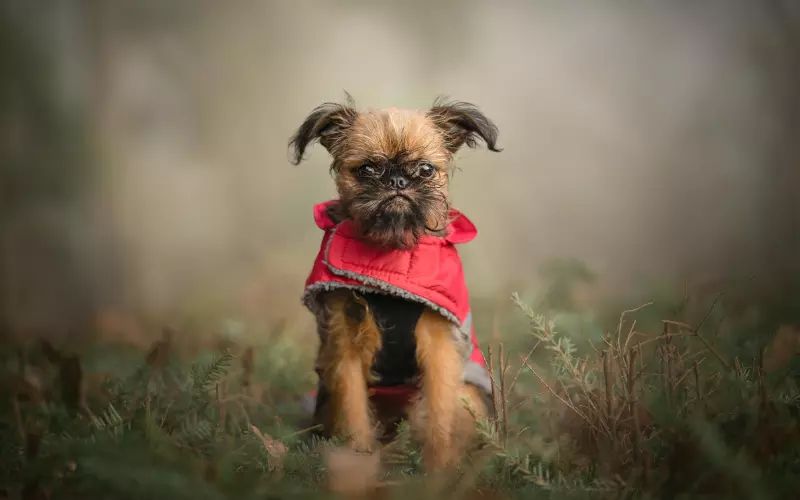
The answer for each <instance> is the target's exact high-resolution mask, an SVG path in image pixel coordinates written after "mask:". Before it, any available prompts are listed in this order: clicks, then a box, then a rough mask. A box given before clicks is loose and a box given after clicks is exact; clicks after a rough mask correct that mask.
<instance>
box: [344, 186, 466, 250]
mask: <svg viewBox="0 0 800 500" xmlns="http://www.w3.org/2000/svg"><path fill="white" fill-rule="evenodd" d="M347 205H348V212H349V213H350V216H351V217H352V218H353V219H354V221H355V223H356V227H357V229H358V231H359V233H360V235H361V237H362V238H364V239H366V240H367V241H369V242H371V243H373V244H375V245H377V246H379V247H384V248H389V249H400V250H410V249H412V248H414V247H415V246H417V243H418V242H419V239H420V238H421V237H422V236H423V235H425V234H429V233H433V234H435V233H438V232H441V231H443V230H444V229H445V226H446V221H447V215H448V213H449V210H450V207H449V204H448V202H447V197H446V196H445V195H444V194H443V193H442V192H441V191H440V190H438V189H435V188H434V187H430V186H423V187H419V188H417V189H414V190H413V191H411V192H408V193H404V194H396V193H387V192H383V193H379V192H378V193H376V192H375V191H371V192H369V191H367V190H365V191H364V192H361V193H359V194H357V195H356V196H354V197H353V198H351V199H350V200H349V203H347Z"/></svg>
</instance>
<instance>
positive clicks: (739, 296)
mask: <svg viewBox="0 0 800 500" xmlns="http://www.w3.org/2000/svg"><path fill="white" fill-rule="evenodd" d="M566 267H569V268H570V269H569V270H568V271H565V270H564V267H563V266H562V269H561V271H559V272H556V273H555V274H554V275H552V276H551V279H550V281H549V286H548V287H545V288H543V290H542V291H541V292H540V293H538V294H534V295H530V296H527V295H526V296H518V295H516V294H514V295H513V296H511V297H509V298H508V299H507V303H506V304H501V307H498V305H497V304H496V303H493V302H492V301H488V300H487V301H481V300H478V299H476V301H475V305H474V308H475V311H476V317H477V318H478V320H479V321H478V324H477V326H478V328H479V332H480V334H479V337H480V339H481V342H482V345H483V346H484V351H485V354H486V355H487V358H489V362H490V364H491V366H492V370H493V375H494V379H495V380H494V382H495V385H496V391H495V404H496V409H497V413H498V415H499V418H498V419H497V421H483V422H480V425H479V431H480V436H481V442H480V444H479V446H476V448H475V449H474V450H473V451H472V452H471V453H470V455H469V456H468V457H467V458H466V459H465V460H464V462H463V464H462V466H461V467H460V469H459V471H458V472H457V473H454V474H453V475H452V476H451V477H447V478H444V479H438V480H437V481H436V482H434V481H433V479H432V478H429V477H426V476H424V475H423V474H422V472H421V471H422V462H421V458H420V453H419V449H418V446H417V444H416V443H414V442H413V440H412V439H411V438H410V437H409V433H408V432H407V430H406V429H405V428H403V429H401V432H400V436H399V437H398V439H397V440H396V441H395V442H393V443H391V444H390V445H388V446H387V447H386V448H384V449H383V450H381V453H380V454H379V455H376V456H375V457H372V458H369V457H354V456H349V455H348V454H347V453H343V452H342V451H341V450H340V448H338V447H337V443H332V442H324V441H319V440H316V439H313V438H311V437H310V435H311V433H310V432H309V431H310V429H309V428H308V425H309V424H308V416H307V415H305V414H304V413H303V410H302V408H301V405H300V402H299V400H300V397H301V396H302V394H304V393H305V392H306V391H308V390H310V389H312V388H313V386H314V383H315V379H314V377H313V372H312V370H311V367H312V363H313V355H314V347H315V346H311V345H309V343H308V342H307V341H302V342H301V341H299V340H298V339H297V337H296V336H295V335H294V334H293V333H292V332H291V331H290V330H288V329H287V328H285V327H281V325H273V326H272V327H268V328H267V327H265V330H264V331H262V332H259V337H260V338H261V339H262V341H261V342H259V343H258V344H252V343H250V342H247V341H243V340H240V339H238V338H237V337H235V335H234V334H235V329H233V328H231V330H230V331H229V332H228V335H227V336H226V335H221V334H215V335H199V334H198V333H197V332H193V331H189V330H183V329H178V330H177V331H173V330H169V329H165V330H164V331H163V332H162V333H161V339H160V340H158V341H157V342H155V343H154V344H153V345H152V346H150V348H149V349H140V348H135V347H131V346H130V345H125V344H123V343H120V342H116V343H114V342H104V343H90V344H87V345H85V346H82V347H75V346H61V345H59V346H53V345H50V344H49V343H47V342H36V341H34V340H33V339H31V341H30V342H29V343H28V344H26V345H24V346H10V345H9V346H6V347H5V350H4V352H3V355H4V357H5V359H4V361H5V362H4V368H3V369H4V371H5V373H4V375H3V377H2V378H3V380H4V381H5V382H4V384H3V385H4V389H6V391H4V392H6V393H7V394H9V395H10V397H4V398H3V399H2V401H0V404H2V417H3V418H2V424H0V425H2V427H0V432H2V436H0V443H2V444H0V461H1V463H2V467H0V487H1V488H2V490H3V493H2V494H3V495H4V498H25V499H33V498H37V499H38V498H117V499H123V498H144V497H152V498H165V499H167V498H169V499H179V498H187V499H189V498H193V499H200V498H203V499H222V498H239V499H243V498H272V499H278V498H325V497H327V496H331V495H333V493H332V492H331V490H338V491H345V490H356V491H360V492H361V493H362V494H364V495H366V497H368V498H409V497H411V496H412V495H413V496H415V497H416V498H555V499H560V498H754V499H756V498H759V499H768V498H776V499H777V498H790V497H792V496H793V493H794V494H796V493H795V492H796V491H798V488H800V439H798V438H800V435H799V434H800V426H798V419H799V418H800V417H799V413H800V389H799V388H798V380H800V378H799V377H800V363H798V357H797V356H794V353H795V352H798V335H800V334H799V333H798V331H796V330H794V329H793V328H792V327H791V326H787V325H791V324H793V323H794V324H796V318H795V316H794V315H795V314H797V313H798V312H800V308H797V307H795V304H793V303H792V300H790V299H791V298H792V297H794V296H793V295H791V294H789V295H787V296H786V297H788V298H786V299H784V300H776V299H774V298H771V299H759V298H757V296H756V294H754V293H752V291H751V290H750V289H749V288H748V285H747V284H727V285H725V286H724V287H723V286H720V287H719V288H720V289H719V290H714V291H712V292H709V291H706V292H704V293H699V292H698V293H695V292H691V291H688V290H681V291H680V293H676V294H670V293H663V292H658V293H657V292H654V291H653V287H647V289H648V291H647V292H646V293H645V292H643V293H631V294H630V295H631V297H628V298H625V299H621V298H619V297H617V298H616V299H615V300H606V301H603V303H602V304H595V305H594V306H592V307H591V308H589V307H588V306H584V305H582V304H581V303H580V301H578V300H576V293H577V292H576V290H577V288H576V286H577V285H578V284H580V282H586V281H588V278H589V274H588V273H587V272H585V271H581V270H580V266H578V267H577V268H576V267H575V266H574V265H571V267H570V265H568V266H566ZM576 269H578V271H579V272H576ZM634 299H637V300H634ZM638 299H642V300H638ZM506 306H507V307H506ZM498 311H500V312H498ZM498 314H499V315H501V317H500V318H499V320H498ZM500 320H501V321H500ZM186 328H189V326H186ZM500 330H502V331H500ZM351 470H356V471H357V472H358V473H357V474H350V473H349V471H351Z"/></svg>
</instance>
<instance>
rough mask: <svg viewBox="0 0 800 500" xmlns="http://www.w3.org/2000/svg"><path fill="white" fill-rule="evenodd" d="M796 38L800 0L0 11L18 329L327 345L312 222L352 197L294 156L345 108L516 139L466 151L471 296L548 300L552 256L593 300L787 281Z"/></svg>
mask: <svg viewBox="0 0 800 500" xmlns="http://www.w3.org/2000/svg"><path fill="white" fill-rule="evenodd" d="M798 19H800V4H798V3H797V2H792V1H791V0H785V1H781V0H765V1H762V2H752V1H748V0H716V1H712V0H702V1H700V0H693V1H673V2H639V3H637V4H636V5H635V6H634V5H632V4H630V3H629V4H627V5H625V6H623V5H622V4H613V5H612V4H611V3H610V2H607V3H604V4H603V5H600V4H599V3H597V2H570V3H569V5H567V4H566V3H565V2H547V1H536V2H532V1H511V0H503V1H495V2H477V1H463V0H458V1H449V0H438V1H437V2H422V1H410V0H407V1H403V2H374V1H367V0H356V1H347V2H345V1H333V0H329V1H303V2H279V1H246V0H242V1H237V2H224V3H223V2H213V1H209V0H196V1H194V0H193V1H188V0H172V1H169V2H163V1H156V0H138V1H135V2H134V1H128V2H122V1H110V0H61V1H35V2H34V1H30V0H5V1H4V2H3V3H2V6H0V57H2V61H1V65H0V71H2V78H1V80H0V81H1V84H0V109H1V110H2V111H1V112H0V166H1V168H2V170H0V314H1V316H0V331H1V332H2V334H3V335H4V336H8V337H16V338H25V337H27V336H30V335H33V334H34V333H36V334H45V335H50V336H54V337H60V338H61V339H73V338H78V337H80V336H85V335H89V333H90V332H95V331H97V330H99V331H101V332H103V331H105V332H111V333H109V335H112V336H117V337H120V338H125V337H126V336H129V337H130V338H128V339H127V340H130V341H131V342H136V341H138V340H137V339H140V337H142V336H144V337H142V338H141V340H142V341H144V342H149V341H150V340H152V339H151V338H147V335H148V333H147V332H149V331H150V330H148V329H147V328H145V327H142V326H141V325H142V324H148V322H151V323H155V322H158V323H169V322H180V321H182V318H185V317H186V315H187V314H189V315H192V316H193V317H197V318H199V319H197V321H198V323H197V324H199V325H201V327H202V328H209V329H217V328H229V329H232V330H236V328H240V327H239V326H236V325H240V324H248V325H259V324H260V325H266V324H273V323H275V322H282V323H283V324H284V326H285V327H286V328H289V329H292V328H293V329H295V330H296V331H297V332H306V334H308V335H313V329H312V328H311V325H310V321H311V318H310V315H308V314H306V313H305V312H304V311H303V310H302V309H301V306H300V303H299V298H300V295H301V292H302V287H303V282H304V280H305V278H306V275H307V273H308V271H309V270H310V265H311V262H312V259H313V258H314V256H315V254H316V252H317V250H318V248H319V241H320V238H321V236H322V234H321V233H320V231H319V229H318V228H317V227H316V226H315V225H314V223H313V221H312V217H311V207H312V205H313V204H315V203H317V202H320V201H324V200H326V199H329V198H330V197H332V196H333V195H334V189H333V182H332V180H331V178H330V175H329V172H328V166H329V157H328V156H327V153H326V152H325V151H324V150H323V149H322V148H321V147H319V146H316V147H314V148H313V149H312V151H311V154H310V156H309V157H308V160H307V161H306V162H305V163H303V164H301V165H300V166H296V167H294V166H291V165H290V163H289V161H288V153H287V142H288V140H289V138H290V136H291V135H292V133H293V132H294V131H295V129H296V128H297V127H298V126H299V125H300V124H301V123H302V121H303V119H304V118H305V117H306V116H307V114H308V113H309V112H310V111H311V110H312V109H313V108H314V107H315V106H317V105H318V104H320V103H322V102H325V101H342V100H343V99H344V91H348V92H349V93H351V94H352V95H353V97H354V98H355V100H356V102H357V104H358V105H359V106H360V107H362V108H372V107H383V106H390V105H393V106H403V107H415V108H426V107H428V106H429V105H430V104H431V103H432V102H433V100H434V98H435V97H436V96H438V95H440V94H447V95H449V96H451V97H452V98H453V99H457V100H465V101H469V102H472V103H475V104H476V105H478V106H479V107H480V108H481V109H482V110H483V111H484V112H485V113H486V115H487V116H488V117H490V118H491V119H492V120H494V121H495V123H496V124H497V126H498V127H499V130H500V136H499V146H500V147H502V148H504V151H503V152H502V153H500V154H495V153H491V152H487V151H485V150H481V149H479V150H474V151H473V150H464V151H462V152H461V153H460V154H459V155H458V157H457V165H458V167H459V169H458V171H457V172H456V173H455V175H454V177H453V179H452V187H451V193H452V196H453V201H454V204H455V206H456V207H458V208H459V209H461V210H462V211H464V212H465V213H466V214H467V215H468V216H469V217H470V218H471V219H472V220H473V221H474V222H475V223H476V225H477V226H478V229H479V231H480V236H479V238H478V239H476V240H475V241H474V242H472V243H470V244H469V245H466V246H464V247H462V248H461V249H460V251H461V253H462V256H463V258H464V261H465V266H466V270H467V276H468V280H469V282H470V287H471V293H472V295H473V297H474V300H476V301H479V300H486V301H495V300H500V301H506V300H507V297H508V296H509V293H510V292H511V291H519V292H525V291H526V290H529V289H535V288H536V287H537V286H538V284H539V281H540V280H541V279H542V278H541V273H540V269H541V266H542V265H543V264H546V263H547V262H549V261H551V259H553V258H562V259H563V258H570V259H572V258H574V259H577V260H579V261H582V262H584V263H586V265H587V266H588V267H589V269H591V270H592V271H593V272H594V273H596V275H597V280H596V282H595V289H594V292H593V293H594V294H595V295H607V294H614V293H619V292H621V291H623V290H626V289H627V288H628V287H630V286H632V284H633V283H637V282H639V281H641V280H644V279H649V280H659V281H663V282H665V283H670V284H672V285H674V286H682V284H684V283H685V282H687V281H692V282H694V283H699V284H701V283H705V282H713V281H714V280H719V279H726V278H729V277H732V276H733V277H749V276H759V277H760V280H761V281H760V283H767V284H768V286H770V287H774V286H778V285H781V286H784V285H785V282H786V281H787V280H788V279H790V277H791V276H792V273H793V270H794V269H795V268H796V267H797V262H796V261H797V260H798V259H797V258H796V255H797V252H798V251H800V244H798V238H799V237H800V228H798V208H799V207H800V201H798V199H797V197H796V193H797V190H798V187H800V146H798V130H800V127H799V126H798V125H799V124H800V95H798V89H800V57H798V53H799V52H798V51H800V35H799V33H800V28H798V26H799V25H798ZM775 289H778V288H775ZM586 300H588V301H591V298H588V299H586ZM231 319H233V320H235V321H237V322H239V323H231V322H230V320H231ZM221 325H222V326H221ZM224 325H227V326H224ZM287 325H288V326H287ZM256 330H257V328H256ZM152 335H155V336H157V335H158V332H157V331H156V332H155V333H153V334H152Z"/></svg>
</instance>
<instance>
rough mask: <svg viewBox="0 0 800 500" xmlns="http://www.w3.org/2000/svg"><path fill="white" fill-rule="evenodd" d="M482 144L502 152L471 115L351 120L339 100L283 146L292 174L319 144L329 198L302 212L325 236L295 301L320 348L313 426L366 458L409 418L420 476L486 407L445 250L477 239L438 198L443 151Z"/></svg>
mask: <svg viewBox="0 0 800 500" xmlns="http://www.w3.org/2000/svg"><path fill="white" fill-rule="evenodd" d="M481 140H482V141H483V142H484V143H485V144H486V146H487V147H488V149H490V150H491V151H495V152H499V151H501V150H500V149H498V148H497V146H496V141H497V128H496V126H495V125H494V124H493V123H492V122H491V121H490V120H489V119H487V118H486V117H485V116H484V115H483V113H481V112H480V111H479V110H478V109H477V108H476V107H475V106H473V105H471V104H468V103H463V102H448V101H446V100H444V99H437V101H436V102H435V103H434V105H433V106H432V107H431V109H429V110H425V111H418V110H409V109H397V108H388V109H378V110H371V111H364V112H360V111H357V110H356V108H355V105H354V103H353V101H352V98H351V97H350V96H349V95H348V96H347V102H346V104H344V105H341V104H334V103H326V104H323V105H321V106H319V107H317V108H316V109H314V110H313V111H312V112H311V114H310V115H309V116H308V117H307V118H306V120H305V121H304V122H303V124H302V125H301V126H300V128H299V129H298V130H297V132H296V133H295V135H294V136H293V137H292V139H291V141H290V143H289V145H290V148H291V150H292V153H293V163H294V164H295V165H296V164H299V163H300V162H301V161H302V159H303V155H304V153H305V151H306V148H307V147H308V146H309V145H310V144H312V143H313V142H314V141H319V142H320V143H321V144H322V146H323V147H325V149H326V150H327V151H328V152H329V153H330V155H331V156H332V157H333V162H332V165H331V171H332V174H333V176H334V179H335V182H336V188H337V191H338V194H339V198H338V199H336V200H332V201H329V202H326V203H321V204H319V205H317V206H316V207H315V209H314V218H315V221H316V223H317V225H318V226H319V227H320V228H321V229H322V230H324V231H325V235H324V237H323V240H322V245H321V248H320V251H319V254H318V256H317V259H316V261H315V263H314V266H313V269H312V271H311V273H310V275H309V278H308V281H307V282H306V289H305V293H304V296H303V302H304V304H305V305H306V306H307V307H308V308H309V309H310V310H311V311H312V312H313V313H314V314H315V315H316V318H317V325H318V333H319V338H320V348H319V353H318V358H317V365H316V370H317V373H318V374H319V379H320V380H319V387H318V391H317V393H316V400H315V408H314V410H313V411H314V418H315V421H316V423H318V424H321V426H322V428H323V429H324V431H323V434H324V435H326V436H339V437H342V438H345V439H347V440H348V442H349V443H350V446H351V447H352V448H353V449H355V450H358V451H363V452H369V451H371V450H372V449H373V447H374V446H375V444H376V441H377V439H378V438H379V437H380V436H383V435H384V434H383V433H382V432H381V433H380V434H379V430H380V431H389V432H391V429H389V427H391V426H392V425H393V424H394V423H396V422H397V421H398V420H399V419H407V420H408V421H409V423H410V425H411V428H412V429H413V431H414V433H415V435H416V436H417V437H418V438H419V439H420V440H421V442H422V445H423V460H424V462H425V465H426V468H427V469H428V470H431V471H435V470H441V469H443V468H445V467H448V466H450V465H452V464H454V463H455V462H456V461H457V459H458V457H459V454H460V453H461V451H463V449H464V446H466V445H467V444H468V443H469V440H470V438H471V437H473V436H474V431H475V418H477V417H478V416H484V415H487V414H488V412H490V411H491V407H492V405H491V404H490V401H491V385H490V383H489V375H488V373H487V371H486V369H485V365H484V360H483V356H482V354H481V352H480V350H479V348H478V344H477V341H476V340H475V334H474V328H473V327H472V317H471V312H470V307H469V296H468V293H467V288H466V285H465V282H464V276H463V270H462V266H461V261H460V259H459V257H458V253H457V251H456V249H455V245H457V244H460V243H465V242H467V241H469V240H471V239H472V238H473V237H474V236H475V234H476V230H475V227H474V226H473V225H472V223H471V222H470V221H469V220H468V219H467V218H466V217H465V216H464V215H463V214H461V213H460V212H458V211H456V210H455V209H453V208H452V207H451V205H450V201H449V196H448V180H449V175H450V171H451V166H452V165H451V164H452V160H453V156H454V154H455V153H456V152H457V151H458V150H459V149H460V148H461V147H462V146H464V145H466V146H468V147H471V148H474V147H476V146H477V145H478V143H479V141H481Z"/></svg>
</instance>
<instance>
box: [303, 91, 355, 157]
mask: <svg viewBox="0 0 800 500" xmlns="http://www.w3.org/2000/svg"><path fill="white" fill-rule="evenodd" d="M346 95H347V104H346V105H342V104H336V103H332V102H326V103H324V104H321V105H319V106H317V107H316V108H314V110H313V111H311V114H310V115H308V117H307V118H306V120H305V121H304V122H303V124H302V125H300V128H299V129H297V132H295V134H294V136H292V138H291V140H290V141H289V147H290V148H291V149H292V150H293V151H292V163H293V164H294V165H297V164H299V163H300V162H301V161H303V154H304V153H305V151H306V148H307V147H308V146H309V145H311V144H312V143H313V142H314V141H316V140H319V142H320V144H322V145H323V146H324V147H325V149H326V150H328V152H329V153H330V152H331V150H332V149H333V147H334V146H335V145H336V143H337V142H338V141H339V140H341V138H342V137H343V136H344V132H345V131H346V130H347V128H348V127H350V126H351V125H352V124H353V122H354V121H355V119H356V118H357V117H358V112H357V111H356V109H355V102H354V101H353V98H352V97H350V94H346Z"/></svg>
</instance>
